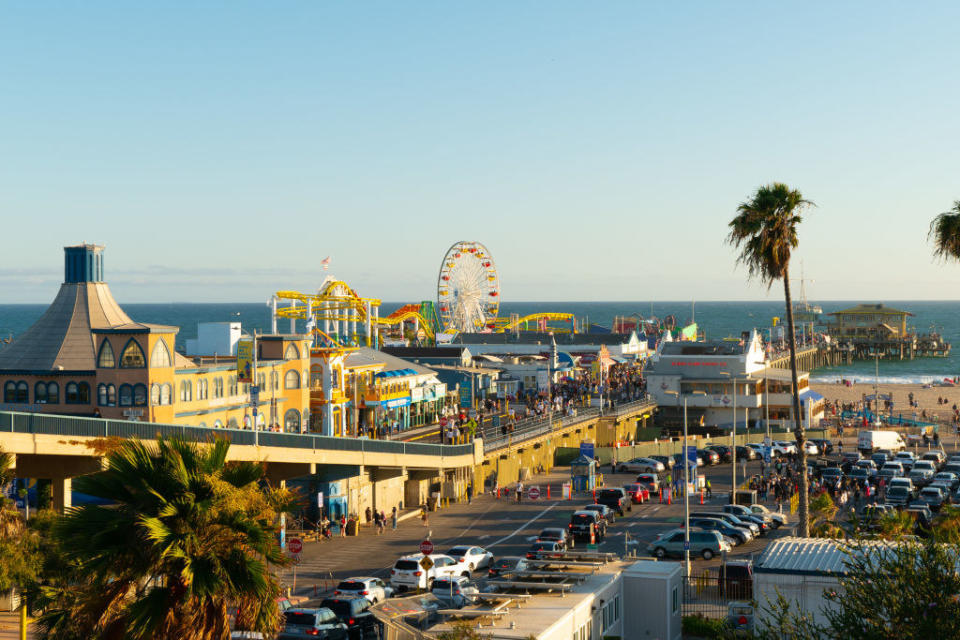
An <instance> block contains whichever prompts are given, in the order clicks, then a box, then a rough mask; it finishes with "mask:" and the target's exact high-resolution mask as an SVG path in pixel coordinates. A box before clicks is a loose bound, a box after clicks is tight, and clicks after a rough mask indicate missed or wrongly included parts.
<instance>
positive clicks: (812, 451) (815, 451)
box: [803, 440, 820, 456]
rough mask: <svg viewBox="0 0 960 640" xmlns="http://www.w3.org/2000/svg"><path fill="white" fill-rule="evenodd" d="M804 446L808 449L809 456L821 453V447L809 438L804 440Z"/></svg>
mask: <svg viewBox="0 0 960 640" xmlns="http://www.w3.org/2000/svg"><path fill="white" fill-rule="evenodd" d="M803 448H804V449H805V450H806V452H807V455H808V456H818V455H820V447H818V446H817V445H816V444H815V443H813V442H810V441H809V440H804V441H803Z"/></svg>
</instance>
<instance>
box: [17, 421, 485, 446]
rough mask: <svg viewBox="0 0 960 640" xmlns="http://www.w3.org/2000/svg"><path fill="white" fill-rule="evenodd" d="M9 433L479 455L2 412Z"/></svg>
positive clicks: (359, 440)
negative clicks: (215, 440) (216, 440)
mask: <svg viewBox="0 0 960 640" xmlns="http://www.w3.org/2000/svg"><path fill="white" fill-rule="evenodd" d="M3 432H9V433H32V434H44V435H55V436H76V437H82V436H88V437H94V438H140V439H153V438H157V437H160V436H164V437H166V436H180V437H182V438H186V439H188V440H197V441H210V440H212V439H213V438H216V437H222V438H226V439H228V440H230V442H231V443H233V444H238V445H259V446H261V447H286V448H293V449H312V450H327V451H360V452H365V453H399V454H407V455H424V456H439V457H445V456H462V455H469V454H471V453H473V444H460V445H446V444H426V443H419V442H402V441H396V440H370V439H369V438H337V437H333V436H321V435H316V434H312V433H278V432H274V431H251V430H248V429H225V428H216V427H191V426H185V425H177V424H159V423H153V422H131V421H127V420H107V419H104V418H82V417H76V416H58V415H52V414H43V413H20V412H15V411H0V433H3Z"/></svg>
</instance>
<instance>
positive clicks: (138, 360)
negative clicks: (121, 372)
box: [120, 338, 147, 369]
mask: <svg viewBox="0 0 960 640" xmlns="http://www.w3.org/2000/svg"><path fill="white" fill-rule="evenodd" d="M145 366H147V362H146V359H145V358H144V357H143V349H141V348H140V345H139V344H137V341H136V340H134V339H133V338H130V339H129V340H127V345H126V346H125V347H124V348H123V353H122V354H120V368H121V369H143V368H144V367H145Z"/></svg>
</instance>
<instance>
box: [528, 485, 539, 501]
mask: <svg viewBox="0 0 960 640" xmlns="http://www.w3.org/2000/svg"><path fill="white" fill-rule="evenodd" d="M527 493H528V495H529V496H530V499H531V500H536V499H537V498H539V497H540V487H530V491H528V492H527Z"/></svg>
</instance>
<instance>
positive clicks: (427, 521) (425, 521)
mask: <svg viewBox="0 0 960 640" xmlns="http://www.w3.org/2000/svg"><path fill="white" fill-rule="evenodd" d="M420 520H421V521H423V526H425V527H428V526H430V518H429V516H428V515H427V505H423V508H422V509H421V510H420Z"/></svg>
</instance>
